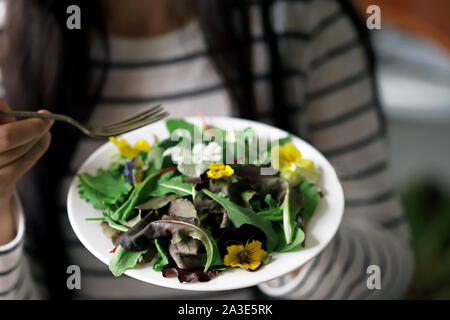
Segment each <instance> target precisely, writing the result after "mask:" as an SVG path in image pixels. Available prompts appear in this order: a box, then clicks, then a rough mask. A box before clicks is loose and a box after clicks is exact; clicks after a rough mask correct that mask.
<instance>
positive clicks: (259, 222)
mask: <svg viewBox="0 0 450 320" xmlns="http://www.w3.org/2000/svg"><path fill="white" fill-rule="evenodd" d="M203 192H204V193H205V194H206V195H207V196H209V197H210V198H211V199H213V200H215V201H217V202H218V203H219V204H220V205H222V206H223V207H224V208H225V210H226V211H227V214H228V217H229V218H230V220H231V222H233V225H234V226H235V227H240V226H241V225H242V224H244V223H249V224H252V225H254V226H256V227H258V228H260V229H261V230H262V231H264V233H265V234H266V236H267V249H268V250H269V251H273V249H274V248H275V247H276V246H277V242H278V237H277V234H276V232H275V230H274V229H273V226H272V223H271V222H270V221H268V220H266V219H264V218H263V217H261V216H259V215H258V214H256V213H254V212H253V211H252V210H250V209H247V208H244V207H241V206H239V205H237V204H235V203H233V202H231V201H230V200H228V199H224V198H221V197H218V196H217V195H216V194H214V193H212V192H211V191H209V190H206V189H204V190H203Z"/></svg>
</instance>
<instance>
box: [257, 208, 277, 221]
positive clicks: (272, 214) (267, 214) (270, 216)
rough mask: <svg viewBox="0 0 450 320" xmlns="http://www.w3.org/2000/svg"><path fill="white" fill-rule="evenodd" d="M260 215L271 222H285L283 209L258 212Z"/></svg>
mask: <svg viewBox="0 0 450 320" xmlns="http://www.w3.org/2000/svg"><path fill="white" fill-rule="evenodd" d="M258 215H260V216H263V217H264V218H265V219H267V220H270V221H283V210H282V209H281V208H272V209H269V210H264V211H260V212H258Z"/></svg>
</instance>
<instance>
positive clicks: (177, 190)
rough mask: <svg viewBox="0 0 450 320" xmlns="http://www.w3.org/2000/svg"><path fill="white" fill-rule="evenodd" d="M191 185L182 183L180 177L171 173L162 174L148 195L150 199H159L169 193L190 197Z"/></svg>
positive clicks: (181, 177)
mask: <svg viewBox="0 0 450 320" xmlns="http://www.w3.org/2000/svg"><path fill="white" fill-rule="evenodd" d="M192 189H193V184H192V183H190V182H183V176H182V175H175V176H174V173H173V172H166V173H164V174H162V175H161V176H160V177H159V178H158V180H157V182H156V186H155V188H154V189H153V190H151V192H150V193H149V194H148V195H149V196H152V197H160V196H163V195H166V194H169V193H173V194H176V195H178V196H189V195H192Z"/></svg>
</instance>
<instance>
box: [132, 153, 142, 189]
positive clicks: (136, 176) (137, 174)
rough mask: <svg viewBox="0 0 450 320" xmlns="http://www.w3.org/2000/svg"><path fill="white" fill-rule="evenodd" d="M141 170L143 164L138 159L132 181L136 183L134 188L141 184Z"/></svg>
mask: <svg viewBox="0 0 450 320" xmlns="http://www.w3.org/2000/svg"><path fill="white" fill-rule="evenodd" d="M143 169H144V163H143V162H142V160H141V159H140V158H139V160H138V163H137V169H136V172H135V173H134V181H136V187H137V186H138V185H140V184H141V182H142V178H143V177H144V170H143Z"/></svg>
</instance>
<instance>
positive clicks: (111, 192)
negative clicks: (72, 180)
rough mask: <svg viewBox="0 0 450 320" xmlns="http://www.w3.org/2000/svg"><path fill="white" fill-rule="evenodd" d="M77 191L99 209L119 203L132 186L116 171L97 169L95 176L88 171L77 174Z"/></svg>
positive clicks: (123, 199)
mask: <svg viewBox="0 0 450 320" xmlns="http://www.w3.org/2000/svg"><path fill="white" fill-rule="evenodd" d="M78 178H79V179H80V183H79V185H78V193H79V195H80V197H81V198H82V199H85V200H86V201H87V202H90V203H92V205H93V206H94V208H96V209H101V208H105V207H110V206H118V205H121V204H122V203H123V202H124V201H125V199H126V196H127V195H128V193H129V192H130V191H131V189H133V186H132V185H131V184H130V183H129V182H127V181H126V179H125V176H124V175H123V174H121V173H118V172H111V171H104V170H101V169H100V170H99V171H98V174H97V175H96V176H92V175H90V174H89V173H80V174H79V175H78Z"/></svg>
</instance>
